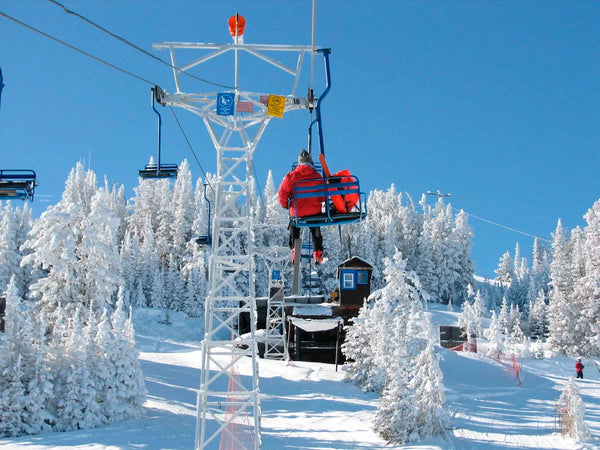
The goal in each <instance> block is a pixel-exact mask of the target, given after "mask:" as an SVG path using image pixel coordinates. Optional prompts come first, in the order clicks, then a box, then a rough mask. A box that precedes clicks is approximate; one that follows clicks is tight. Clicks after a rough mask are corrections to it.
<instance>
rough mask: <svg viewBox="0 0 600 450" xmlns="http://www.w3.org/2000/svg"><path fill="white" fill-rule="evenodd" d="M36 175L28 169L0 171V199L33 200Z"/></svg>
mask: <svg viewBox="0 0 600 450" xmlns="http://www.w3.org/2000/svg"><path fill="white" fill-rule="evenodd" d="M36 186H37V181H36V175H35V172H34V171H33V170H29V169H15V170H11V169H0V199H2V198H4V199H11V200H12V199H20V200H29V201H32V200H33V194H34V192H35V187H36Z"/></svg>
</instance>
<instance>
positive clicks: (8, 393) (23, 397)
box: [0, 276, 44, 437]
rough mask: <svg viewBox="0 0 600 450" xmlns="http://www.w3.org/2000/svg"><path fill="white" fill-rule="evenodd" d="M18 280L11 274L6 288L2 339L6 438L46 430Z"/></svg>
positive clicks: (1, 407)
mask: <svg viewBox="0 0 600 450" xmlns="http://www.w3.org/2000/svg"><path fill="white" fill-rule="evenodd" d="M15 280H16V277H15V276H12V277H11V279H10V281H9V282H8V286H7V289H6V316H5V317H6V326H5V332H4V334H3V336H2V338H1V339H0V436H4V437H10V436H20V435H23V434H31V433H38V432H40V431H41V430H42V429H43V425H42V420H43V419H42V417H43V413H42V410H43V407H44V399H43V398H42V397H41V396H40V395H39V389H36V385H35V383H32V382H34V381H35V375H36V369H37V361H38V360H37V358H36V348H35V342H34V340H35V335H34V331H33V327H32V323H31V316H30V312H29V311H28V310H27V309H26V308H25V306H24V305H23V300H22V298H21V296H20V295H19V294H18V292H17V287H16V281H15ZM36 402H39V403H36Z"/></svg>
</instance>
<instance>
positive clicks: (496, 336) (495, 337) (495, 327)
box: [483, 311, 506, 359]
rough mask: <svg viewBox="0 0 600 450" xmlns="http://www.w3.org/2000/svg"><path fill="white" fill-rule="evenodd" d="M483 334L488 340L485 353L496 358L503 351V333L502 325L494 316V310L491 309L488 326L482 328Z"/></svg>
mask: <svg viewBox="0 0 600 450" xmlns="http://www.w3.org/2000/svg"><path fill="white" fill-rule="evenodd" d="M483 335H484V336H485V337H486V338H487V340H488V341H489V347H488V352H487V355H488V356H489V357H491V358H494V359H498V358H500V355H501V354H502V352H503V351H504V346H505V345H504V343H505V339H506V338H505V335H504V333H503V332H502V326H501V325H500V321H499V320H498V317H497V316H496V311H492V318H491V320H490V326H489V327H488V328H487V329H486V330H484V332H483Z"/></svg>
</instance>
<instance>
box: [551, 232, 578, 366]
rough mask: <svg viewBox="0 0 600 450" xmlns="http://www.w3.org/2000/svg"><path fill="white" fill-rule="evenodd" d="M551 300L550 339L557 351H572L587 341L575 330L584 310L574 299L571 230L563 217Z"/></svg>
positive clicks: (554, 255)
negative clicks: (577, 344)
mask: <svg viewBox="0 0 600 450" xmlns="http://www.w3.org/2000/svg"><path fill="white" fill-rule="evenodd" d="M550 276H551V282H550V286H551V289H550V294H549V302H548V343H549V344H550V348H551V349H552V350H554V351H558V352H561V353H566V354H567V355H572V354H575V353H577V352H576V350H575V348H574V344H576V343H577V342H583V341H585V338H586V337H585V336H581V335H578V334H576V333H575V329H576V327H577V321H578V320H579V313H580V310H578V309H577V307H576V306H575V305H574V302H573V270H572V264H571V254H570V250H569V242H568V238H567V234H566V232H565V231H564V229H563V227H562V222H561V221H560V220H559V221H558V224H557V226H556V230H555V232H554V233H553V239H552V264H551V266H550Z"/></svg>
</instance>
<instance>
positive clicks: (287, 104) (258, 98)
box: [153, 14, 317, 449]
mask: <svg viewBox="0 0 600 450" xmlns="http://www.w3.org/2000/svg"><path fill="white" fill-rule="evenodd" d="M244 25H245V21H244V18H243V17H242V16H239V15H237V14H236V15H235V16H233V17H231V18H230V19H229V26H230V32H231V35H232V37H233V43H229V44H208V43H183V42H164V43H158V44H154V46H153V47H154V49H157V50H168V51H169V52H170V56H171V62H172V65H173V67H174V69H173V76H174V78H175V88H176V91H175V93H172V94H171V93H167V92H165V91H163V90H161V89H160V88H159V89H155V92H156V96H157V101H158V102H159V103H161V104H162V105H168V106H176V107H181V108H184V109H187V110H188V111H191V112H192V113H194V114H197V115H198V116H200V117H202V119H203V121H204V124H205V126H206V128H207V130H208V133H209V135H210V138H211V140H212V142H213V145H214V147H215V149H216V151H217V182H216V186H215V191H216V198H215V211H214V218H213V225H212V226H213V229H212V255H211V259H210V268H209V286H210V291H209V294H208V296H207V298H206V323H205V335H204V341H203V345H202V373H201V381H200V389H199V392H198V413H197V424H196V444H195V447H196V449H204V448H208V447H209V446H210V447H211V448H214V447H215V446H216V445H217V442H218V439H220V442H221V444H220V446H221V448H236V449H242V448H254V449H258V448H260V445H261V440H260V405H259V390H258V350H257V345H256V341H255V332H256V312H255V311H256V308H255V306H256V301H255V300H256V299H255V290H254V267H253V265H254V262H253V258H254V249H253V231H252V230H253V224H252V212H251V207H252V204H251V195H252V186H253V181H254V180H253V176H252V161H253V155H254V151H255V149H256V146H257V144H258V142H259V140H260V139H261V137H262V135H263V132H264V131H265V128H266V126H267V125H268V123H269V121H270V120H271V118H272V117H279V118H281V117H282V116H283V114H284V113H285V112H288V111H291V110H298V109H306V108H312V107H313V106H314V105H313V104H312V103H313V102H316V101H317V100H316V99H312V98H308V97H298V96H297V95H296V90H297V88H298V83H299V78H300V75H301V69H302V64H303V62H304V60H305V57H306V56H307V55H308V56H310V57H311V60H312V56H313V55H314V52H315V50H314V44H313V45H312V46H298V45H256V44H244V43H243V39H242V37H243V31H244ZM176 54H177V58H176ZM182 54H183V55H184V56H185V57H186V59H187V61H188V62H185V63H182V62H181V61H182V60H183V58H182V59H181V60H180V59H179V57H180V56H181V55H182ZM199 54H200V56H198V55H199ZM242 54H247V55H250V56H251V57H256V58H259V59H260V60H262V61H264V62H266V63H267V64H268V65H270V66H271V69H273V68H274V69H273V70H274V72H276V73H277V75H278V76H282V77H283V76H284V75H285V77H286V83H287V82H288V81H289V82H290V84H291V88H290V90H289V92H288V93H273V92H249V91H247V90H245V89H242V88H241V87H240V84H239V83H238V74H239V71H240V69H241V67H240V64H239V56H240V55H242ZM272 54H276V55H280V56H278V58H282V55H283V54H287V55H289V56H286V58H291V59H292V60H293V61H294V62H295V66H293V64H292V66H290V65H289V64H287V65H286V64H284V63H282V62H280V61H279V60H278V59H276V58H275V57H273V56H270V55H272ZM290 54H293V56H292V55H290ZM190 56H191V57H190ZM194 56H195V58H194ZM226 56H230V60H229V61H230V62H231V61H232V62H233V83H230V84H231V86H230V87H229V88H227V87H221V90H219V91H218V92H206V93H201V92H197V93H189V92H185V90H184V87H183V82H184V81H186V82H187V81H190V80H192V78H193V77H186V76H184V75H192V74H191V73H190V70H191V69H193V68H195V67H197V66H200V65H201V64H204V63H206V62H208V61H213V60H215V59H216V58H221V57H226ZM231 56H233V57H232V58H231ZM192 58H193V59H192ZM244 58H246V56H244ZM290 77H291V79H290ZM196 78H197V77H196ZM249 78H250V77H248V76H245V78H244V79H245V80H248V79H249ZM225 85H227V83H226V82H223V85H221V86H225ZM244 87H245V86H244ZM311 97H312V94H311ZM291 145H293V144H291ZM242 245H243V246H244V249H243V250H242ZM242 314H249V317H250V324H251V332H250V341H248V340H247V339H246V340H244V342H243V344H245V345H242V343H241V342H240V340H241V339H240V338H241V336H240V332H239V329H238V327H237V325H238V322H239V318H240V315H242ZM247 357H251V358H252V359H251V363H252V375H251V376H250V377H248V376H244V377H240V376H239V374H238V373H237V368H236V367H237V363H238V362H245V361H248V359H247ZM242 360H244V361H242Z"/></svg>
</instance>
